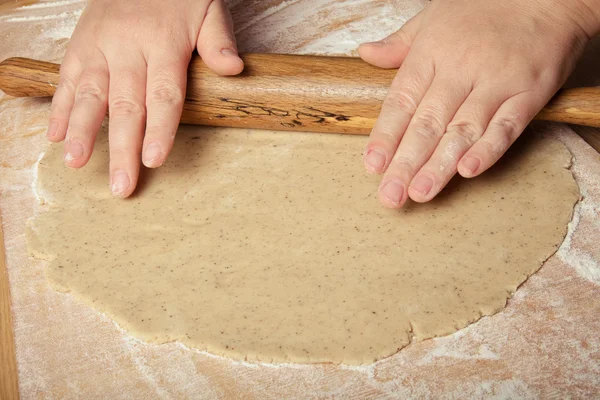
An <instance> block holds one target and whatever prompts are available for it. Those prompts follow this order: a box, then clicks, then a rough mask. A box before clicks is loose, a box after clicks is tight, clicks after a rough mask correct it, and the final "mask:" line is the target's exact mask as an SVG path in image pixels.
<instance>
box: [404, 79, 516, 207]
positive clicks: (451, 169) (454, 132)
mask: <svg viewBox="0 0 600 400" xmlns="http://www.w3.org/2000/svg"><path fill="white" fill-rule="evenodd" d="M506 97H507V95H506V93H505V90H503V89H502V88H498V87H479V88H475V89H474V90H473V91H472V92H471V94H470V95H469V97H467V99H466V100H465V102H464V103H463V104H462V105H461V106H460V108H459V109H458V111H457V112H456V114H455V115H454V118H453V119H452V121H451V122H450V123H449V124H448V127H447V128H446V133H445V134H444V135H443V136H442V139H441V140H440V143H439V144H438V146H437V147H436V149H435V151H434V152H433V155H432V156H431V158H430V159H429V160H428V161H427V163H425V165H424V166H423V168H421V170H420V171H419V172H418V173H417V175H416V176H415V178H414V179H413V180H412V182H411V184H410V186H409V189H408V193H409V196H410V198H411V199H412V200H414V201H417V202H425V201H429V200H431V199H433V198H434V197H435V196H436V195H437V194H438V193H439V192H440V191H441V190H442V189H443V188H444V187H445V186H446V184H447V183H448V182H449V181H450V179H452V177H453V176H454V175H455V174H456V170H457V164H458V161H459V160H460V159H461V157H462V156H463V155H464V154H465V153H466V152H467V150H469V149H470V148H471V146H473V144H475V142H477V140H479V138H481V136H482V135H483V132H484V131H485V129H486V128H487V126H488V124H489V122H490V120H491V119H492V117H493V116H494V114H495V113H496V111H497V110H498V108H499V107H500V105H501V104H502V103H503V101H504V100H505V99H506Z"/></svg>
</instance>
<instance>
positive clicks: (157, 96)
mask: <svg viewBox="0 0 600 400" xmlns="http://www.w3.org/2000/svg"><path fill="white" fill-rule="evenodd" d="M165 54H167V52H166V51H157V52H156V53H155V54H150V57H149V59H148V83H147V85H146V110H147V119H146V121H147V122H146V134H145V136H144V144H143V152H142V160H143V162H144V165H145V166H146V167H149V168H155V167H158V166H160V165H162V164H163V163H164V162H165V160H166V157H167V155H168V154H169V152H170V151H171V148H172V147H173V139H174V138H175V133H176V132H177V127H178V126H179V120H180V119H181V111H182V110H183V103H184V100H185V89H186V82H187V67H188V64H189V61H190V55H189V54H185V53H182V54H181V56H180V57H179V58H169V57H168V56H165Z"/></svg>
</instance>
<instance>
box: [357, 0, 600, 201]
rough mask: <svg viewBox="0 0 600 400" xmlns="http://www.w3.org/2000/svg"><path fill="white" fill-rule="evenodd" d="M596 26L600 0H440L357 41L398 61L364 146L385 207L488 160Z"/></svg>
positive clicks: (366, 52) (552, 88)
mask: <svg viewBox="0 0 600 400" xmlns="http://www.w3.org/2000/svg"><path fill="white" fill-rule="evenodd" d="M585 2H587V3H585ZM592 3H595V4H596V5H597V7H595V9H596V10H597V11H596V12H597V14H595V13H594V12H592V10H594V8H593V7H591V5H594V4H592ZM598 30H600V2H599V1H598V0H572V1H569V2H563V1H560V0H536V1H529V2H523V1H519V0H506V1H496V0H479V1H476V2H474V1H470V0H439V1H434V2H432V3H430V4H429V5H428V6H427V7H426V8H425V9H424V10H423V11H422V12H421V13H419V14H417V15H416V16H415V17H414V18H413V19H411V20H410V21H408V22H407V23H406V24H405V25H404V26H403V27H402V29H400V30H399V31H398V32H396V33H394V34H392V35H391V36H389V37H388V38H386V39H384V40H382V41H380V42H375V43H368V44H364V45H362V46H360V47H359V50H358V51H359V54H360V56H361V57H362V58H363V59H364V60H365V61H367V62H369V63H371V64H373V65H375V66H379V67H383V68H398V67H399V68H400V69H399V70H398V73H397V75H396V77H395V79H394V81H393V83H392V85H391V88H390V90H389V93H388V95H387V98H386V99H385V101H384V104H383V106H382V110H381V114H380V116H379V119H378V120H377V123H376V124H375V127H374V128H373V131H372V133H371V136H370V138H369V141H368V145H367V148H366V151H365V154H364V162H365V167H366V168H367V170H368V171H370V172H372V173H383V178H382V181H381V185H380V186H379V197H380V200H381V202H382V203H383V205H385V206H386V207H391V208H399V207H401V206H402V205H403V204H404V203H405V202H406V200H407V199H408V197H410V198H411V199H412V200H414V201H417V202H426V201H429V200H431V199H433V198H434V197H435V196H436V195H437V194H438V193H439V192H440V191H441V190H442V189H443V188H444V187H445V186H446V184H447V183H448V181H450V179H451V178H452V177H453V176H454V175H455V174H456V173H457V171H458V173H459V174H460V175H462V176H463V177H466V178H470V177H475V176H477V175H479V174H481V173H482V172H484V171H485V170H486V169H488V168H489V167H490V166H492V165H493V164H494V163H495V162H496V161H497V160H498V159H499V158H500V157H501V156H502V155H503V154H504V152H505V151H506V150H507V149H508V147H509V146H510V145H511V144H512V143H513V142H514V141H515V140H516V138H517V137H518V136H519V135H520V134H521V133H522V132H523V130H524V129H525V127H526V126H527V125H528V124H529V122H530V121H531V120H532V119H533V117H534V116H535V115H536V114H537V113H538V112H539V111H540V110H541V109H542V108H543V106H544V105H545V104H546V103H547V102H548V101H549V100H550V98H551V97H552V96H553V95H554V93H555V92H556V91H557V90H558V89H559V88H560V87H561V86H562V84H563V83H564V82H565V80H566V79H567V77H568V75H569V74H570V72H571V71H572V70H573V68H574V66H575V63H576V61H577V59H578V58H579V56H580V55H581V53H582V51H583V48H584V47H585V45H586V43H587V42H588V40H589V38H590V36H592V35H594V34H595V33H597V32H598Z"/></svg>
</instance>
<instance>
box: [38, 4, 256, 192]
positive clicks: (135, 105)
mask: <svg viewBox="0 0 600 400" xmlns="http://www.w3.org/2000/svg"><path fill="white" fill-rule="evenodd" d="M194 49H197V50H198V52H199V53H200V56H201V57H202V59H203V61H204V62H205V63H206V64H207V66H208V67H209V68H210V69H212V70H213V71H214V72H216V73H218V74H220V75H236V74H238V73H240V72H241V71H242V70H243V68H244V64H243V62H242V60H241V59H240V58H239V57H238V55H237V47H236V43H235V37H234V34H233V26H232V22H231V17H230V15H229V11H228V9H227V5H226V4H225V3H224V2H223V0H178V1H164V0H128V1H122V0H91V1H90V2H89V5H88V7H87V8H86V10H85V12H84V13H83V15H82V16H81V19H80V20H79V23H78V25H77V28H76V29H75V32H74V33H73V37H72V38H71V41H70V42H69V45H68V48H67V53H66V55H65V59H64V61H63V64H62V66H61V71H60V83H59V85H58V88H57V90H56V94H55V96H54V99H53V101H52V110H51V113H50V123H49V129H48V134H47V136H48V138H49V139H50V140H51V141H53V142H60V141H62V140H63V139H64V140H65V163H66V165H67V166H69V167H72V168H80V167H82V166H84V165H85V164H86V163H87V161H88V160H89V158H90V156H91V154H92V150H93V146H94V141H95V137H96V133H97V132H98V130H99V128H100V125H101V124H102V121H103V119H104V117H105V115H106V111H107V108H108V110H109V116H110V119H109V141H110V185H111V190H112V192H113V193H114V194H115V195H116V196H120V197H127V196H129V195H130V194H131V193H132V192H133V190H134V189H135V186H136V184H137V180H138V175H139V169H140V153H141V154H142V157H141V158H142V160H143V163H144V165H146V166H147V167H151V168H153V167H158V166H160V165H162V163H164V161H165V159H166V157H167V155H168V154H169V152H170V150H171V148H172V145H173V139H174V137H175V132H176V131H177V126H178V124H179V120H180V118H181V112H182V109H183V103H184V100H185V89H186V80H187V68H188V64H189V62H190V59H191V55H192V53H193V51H194Z"/></svg>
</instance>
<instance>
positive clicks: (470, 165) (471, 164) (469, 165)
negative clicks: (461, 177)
mask: <svg viewBox="0 0 600 400" xmlns="http://www.w3.org/2000/svg"><path fill="white" fill-rule="evenodd" d="M462 164H463V165H464V167H465V168H466V169H467V171H468V173H469V175H474V174H475V172H477V168H479V165H480V164H481V161H479V159H478V158H476V157H467V158H465V160H464V161H463V163H462Z"/></svg>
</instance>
